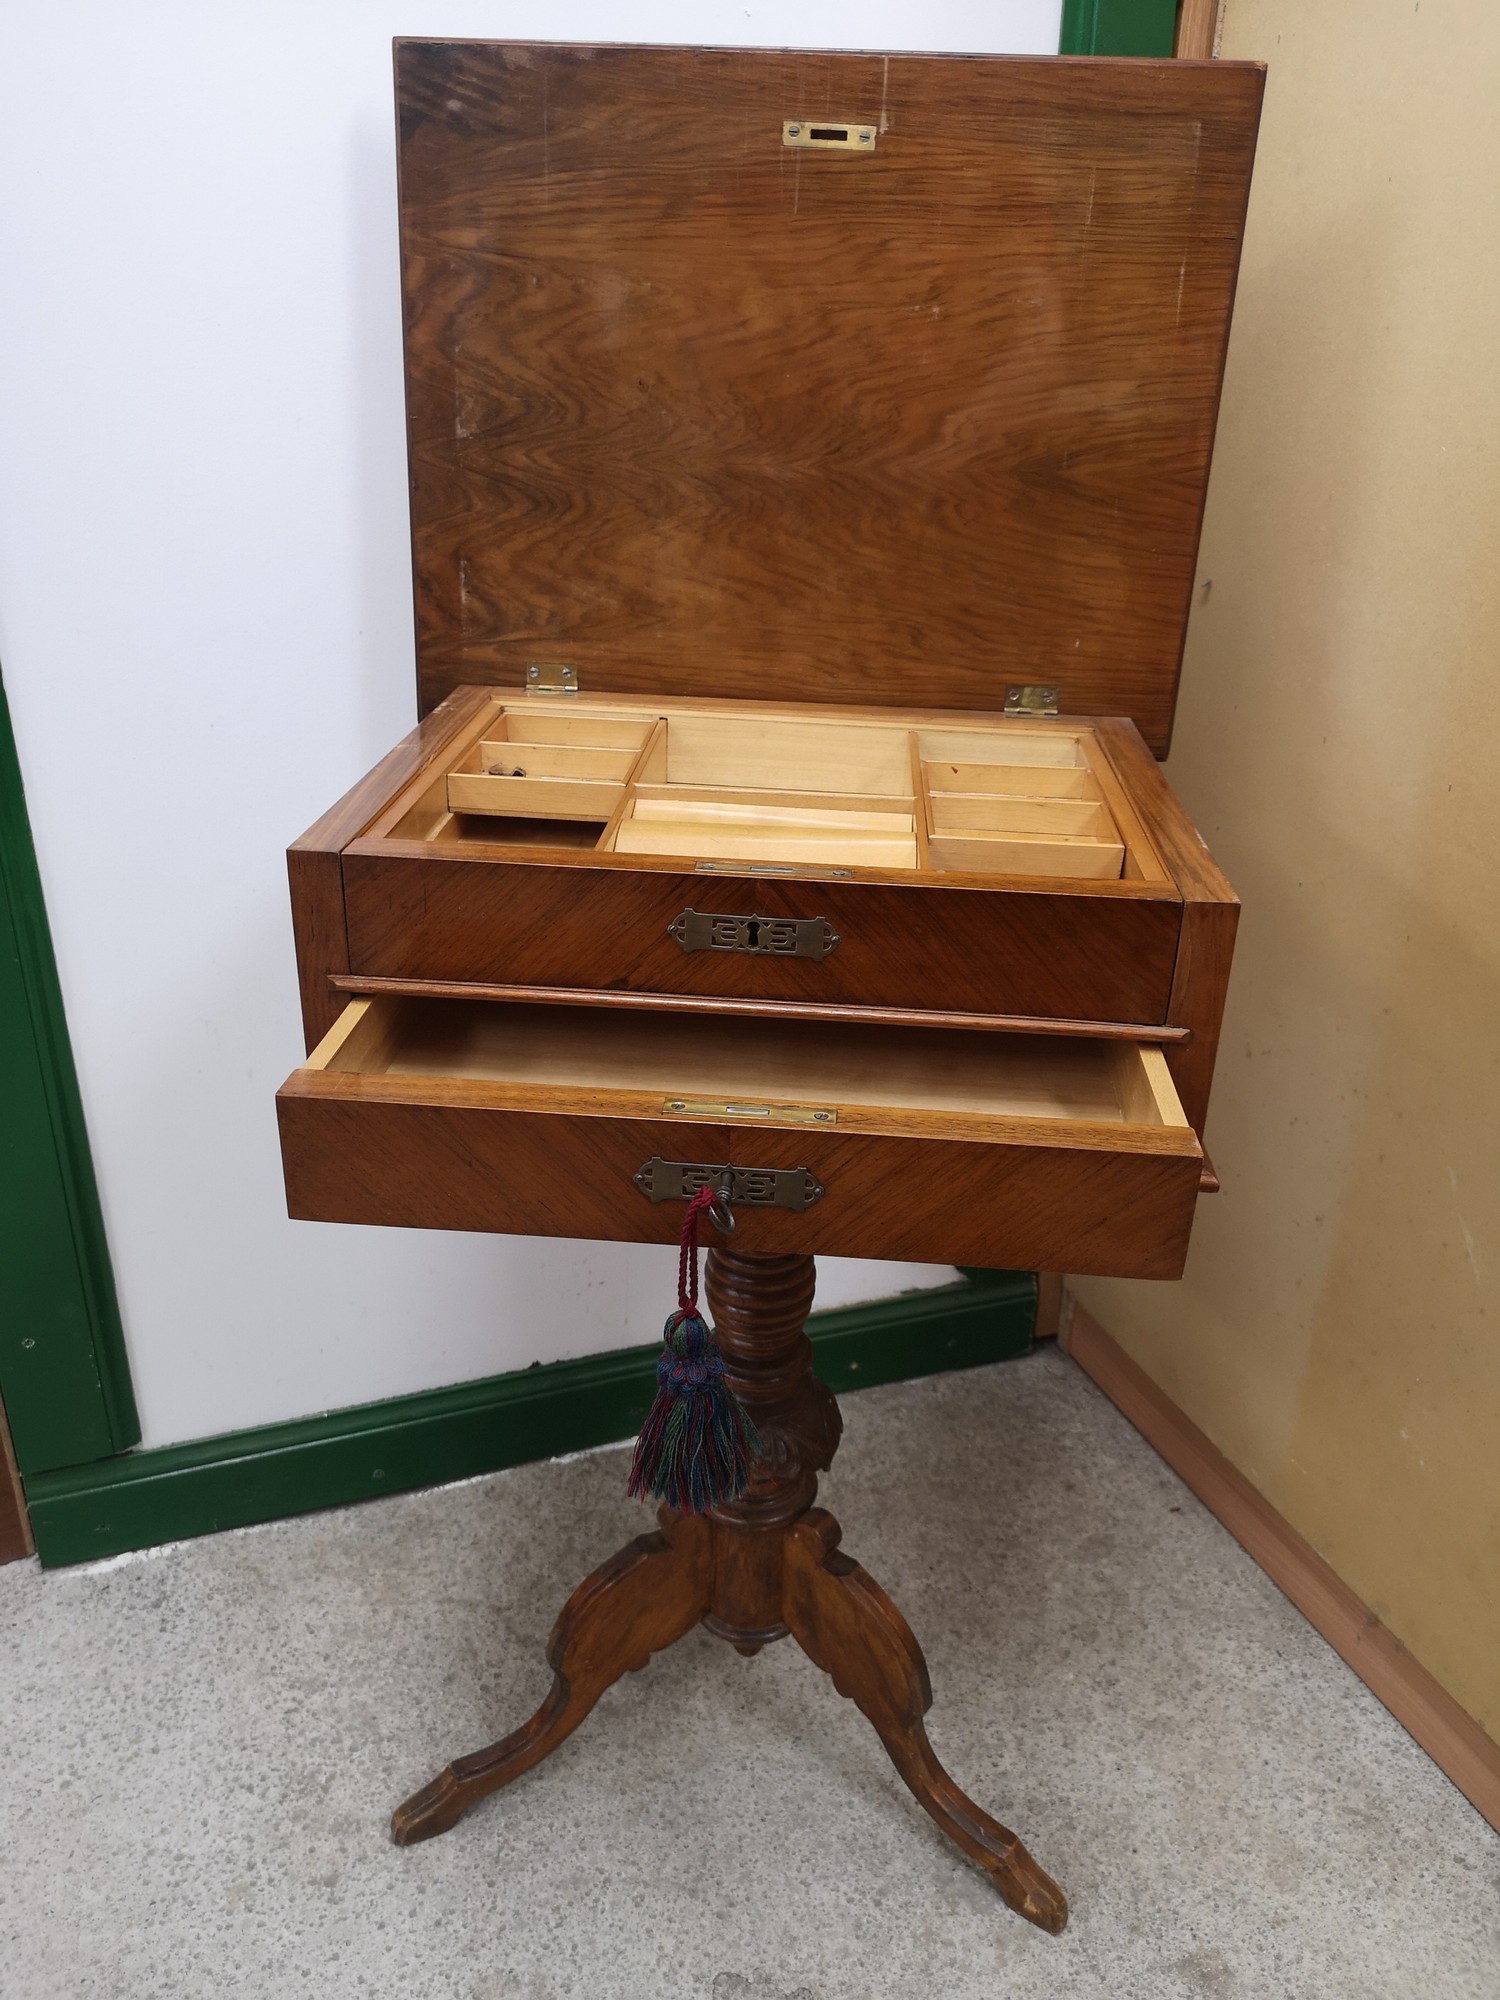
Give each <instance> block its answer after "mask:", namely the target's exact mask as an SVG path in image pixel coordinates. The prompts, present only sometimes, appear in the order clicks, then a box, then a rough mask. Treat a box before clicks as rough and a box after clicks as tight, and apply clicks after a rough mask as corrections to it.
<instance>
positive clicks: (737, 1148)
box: [277, 1071, 1202, 1278]
mask: <svg viewBox="0 0 1500 2000" xmlns="http://www.w3.org/2000/svg"><path fill="white" fill-rule="evenodd" d="M564 1103H568V1104H569V1106H570V1108H569V1109H567V1110H564V1109H562V1108H560V1107H561V1106H562V1104H564ZM528 1106H529V1107H532V1108H527V1107H528ZM536 1107H541V1108H536ZM547 1107H551V1108H547ZM648 1108H649V1109H659V1104H658V1103H656V1102H654V1101H652V1100H647V1099H644V1098H643V1099H641V1100H640V1101H639V1104H638V1106H633V1107H632V1111H631V1112H630V1113H627V1112H625V1111H624V1110H623V1109H622V1105H621V1102H620V1099H619V1097H618V1096H615V1097H608V1096H603V1095H601V1096H599V1097H597V1098H596V1099H593V1100H591V1099H590V1097H589V1095H588V1093H586V1092H575V1093H572V1094H571V1097H569V1096H568V1094H566V1093H561V1092H557V1091H547V1092H532V1093H530V1094H529V1095H528V1093H526V1092H524V1091H522V1090H518V1089H515V1088H513V1087H510V1086H503V1085H498V1084H492V1083H479V1082H470V1081H467V1080H463V1079H455V1078H442V1077H395V1076H391V1077H384V1076H382V1077H364V1076H360V1075H358V1074H356V1073H345V1072H331V1071H323V1072H314V1071H298V1072H297V1073H296V1074H295V1075H294V1076H293V1077H291V1078H290V1079H289V1080H288V1082H287V1083H286V1084H285V1085H284V1086H283V1088H282V1090H281V1092H280V1093H279V1095H278V1098H277V1113H278V1117H279V1120H280V1126H281V1149H282V1163H283V1168H284V1172H285V1179H286V1192H287V1209H288V1213H289V1214H291V1215H292V1216H294V1217H298V1218H300V1219H302V1220H306V1221H314V1222H358V1223H378V1224H386V1225H392V1226H396V1227H407V1228H418V1229H461V1230H481V1231H495V1232H498V1233H502V1234H512V1235H534V1236H579V1237H587V1238H592V1239H595V1240H600V1241H614V1242H641V1243H670V1242H673V1241H675V1239H676V1234H677V1229H678V1225H679V1223H680V1221H681V1212H680V1208H679V1206H678V1205H677V1204H676V1203H673V1202H661V1203H653V1202H651V1201H649V1200H647V1199H646V1197H645V1196H644V1195H643V1194H641V1193H640V1192H639V1191H638V1190H637V1189H636V1188H635V1186H634V1185H633V1181H632V1177H633V1175H634V1174H635V1172H636V1170H637V1168H639V1167H640V1166H641V1165H642V1163H643V1162H644V1161H646V1160H649V1159H651V1158H653V1157H657V1156H659V1157H661V1158H663V1159H667V1160H686V1161H702V1162H706V1163H708V1164H718V1163H721V1162H727V1161H733V1162H734V1163H735V1164H737V1165H740V1166H746V1167H754V1166H761V1167H779V1168H798V1167H805V1168H807V1169H809V1170H810V1171H811V1172H812V1173H813V1174H814V1175H815V1176H816V1177H817V1179H818V1180H819V1182H821V1184H822V1185H823V1187H824V1189H825V1190H826V1192H825V1193H824V1195H823V1197H822V1199H821V1200H819V1201H817V1202H816V1203H814V1205H813V1206H812V1207H811V1208H809V1209H807V1210H805V1211H803V1212H801V1213H794V1212H792V1211H790V1210H787V1209H780V1208H773V1207H764V1208H761V1207H747V1208H744V1209H743V1210H742V1211H741V1219H740V1226H739V1235H740V1237H741V1238H742V1240H743V1242H744V1244H745V1246H746V1247H747V1248H748V1249H750V1250H753V1251H756V1252H762V1253H782V1252H789V1251H805V1252H823V1253H828V1254H833V1255H841V1256H850V1257H886V1258H909V1259H911V1260H912V1261H914V1262H921V1263H939V1264H940V1263H952V1264H974V1265H981V1266H988V1267H991V1268H996V1269H1011V1270H1039V1269H1042V1270H1068V1271H1076V1272H1080V1273H1082V1272H1092V1273H1099V1274H1102V1275H1107V1276H1114V1277H1131V1278H1173V1277H1178V1276H1180V1275H1181V1271H1182V1266H1183V1262H1184V1260H1185V1258H1186V1255H1187V1241H1188V1233H1189V1230H1190V1229H1191V1226H1192V1218H1193V1207H1194V1202H1195V1199H1196V1195H1197V1189H1198V1182H1199V1175H1200V1172H1201V1167H1202V1160H1201V1155H1200V1153H1199V1150H1198V1147H1197V1145H1196V1143H1195V1142H1194V1141H1193V1139H1192V1135H1191V1134H1190V1133H1187V1132H1186V1131H1173V1130H1170V1129H1166V1128H1160V1129H1156V1130H1151V1129H1136V1128H1126V1127H1122V1126H1110V1125H1105V1124H1099V1125H1084V1124H1082V1123H1079V1124H1071V1123H1064V1122H1062V1121H1056V1122H1055V1123H1052V1124H1050V1125H1049V1123H1048V1121H1031V1122H1030V1123H1029V1125H1028V1127H1027V1129H1026V1136H1024V1137H1020V1136H1012V1137H1011V1139H1010V1141H1009V1142H1007V1139H1006V1136H1005V1134H1006V1127H1005V1124H1004V1122H1003V1121H1000V1120H994V1121H989V1122H986V1121H982V1120H971V1121H968V1122H967V1123H966V1122H965V1121H963V1120H959V1119H946V1118H943V1117H940V1116H939V1115H938V1114H934V1113H927V1114H911V1115H909V1116H908V1118H907V1119H906V1120H905V1121H904V1122H905V1123H906V1124H907V1125H908V1126H909V1127H911V1128H913V1129H912V1130H911V1131H909V1132H907V1133H904V1134H893V1133H889V1132H886V1133H881V1132H879V1131H874V1132H872V1131H870V1130H868V1129H863V1130H862V1129H858V1127H859V1126H860V1125H861V1124H863V1125H865V1126H868V1125H870V1124H871V1123H873V1122H876V1121H874V1120H872V1119H869V1118H867V1119H864V1120H860V1119H858V1118H856V1117H855V1116H854V1114H852V1113H851V1114H848V1115H847V1116H845V1115H844V1114H841V1120H840V1128H839V1129H837V1130H828V1129H825V1128H822V1127H817V1126H810V1125H809V1126H797V1127H786V1128H780V1127H778V1128H774V1129H769V1130H768V1129H766V1128H765V1127H762V1126H748V1125H738V1124H737V1125H733V1126H730V1125H719V1124H715V1123H714V1122H713V1121H712V1120H708V1119H704V1120H695V1119H673V1118H670V1117H664V1116H658V1117H649V1116H645V1115H641V1114H643V1113H645V1112H646V1111H647V1110H648ZM917 1128H923V1129H924V1131H925V1134H926V1136H916V1129H917ZM1010 1129H1011V1133H1012V1134H1013V1135H1015V1134H1019V1133H1020V1132H1021V1129H1022V1128H1021V1123H1020V1121H1017V1122H1016V1124H1015V1125H1013V1126H1012V1127H1011V1128H1010ZM941 1134H951V1135H952V1136H936V1135H941Z"/></svg>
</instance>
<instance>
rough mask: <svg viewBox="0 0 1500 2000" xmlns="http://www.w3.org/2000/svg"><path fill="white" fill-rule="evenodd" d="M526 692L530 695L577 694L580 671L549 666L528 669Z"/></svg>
mask: <svg viewBox="0 0 1500 2000" xmlns="http://www.w3.org/2000/svg"><path fill="white" fill-rule="evenodd" d="M526 692H527V693H528V694H577V692H578V669H577V667H564V666H560V665H555V664H554V665H548V666H541V667H528V668H527V669H526Z"/></svg>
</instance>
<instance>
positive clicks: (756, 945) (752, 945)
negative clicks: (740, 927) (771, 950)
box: [745, 917, 760, 951]
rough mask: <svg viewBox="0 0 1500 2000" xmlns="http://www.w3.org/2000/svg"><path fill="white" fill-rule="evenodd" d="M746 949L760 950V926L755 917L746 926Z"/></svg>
mask: <svg viewBox="0 0 1500 2000" xmlns="http://www.w3.org/2000/svg"><path fill="white" fill-rule="evenodd" d="M745 949H746V951H759V950H760V925H759V923H758V922H757V921H756V919H755V918H754V917H751V918H750V919H749V921H748V922H747V923H746V925H745Z"/></svg>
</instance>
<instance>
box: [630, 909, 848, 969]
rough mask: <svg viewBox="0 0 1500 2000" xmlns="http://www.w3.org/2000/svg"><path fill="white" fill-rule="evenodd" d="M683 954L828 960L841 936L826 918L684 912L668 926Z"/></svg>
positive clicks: (701, 911)
mask: <svg viewBox="0 0 1500 2000" xmlns="http://www.w3.org/2000/svg"><path fill="white" fill-rule="evenodd" d="M667 936H668V937H670V938H675V939H676V941H677V942H678V944H680V945H681V946H682V948H683V950H684V951H744V952H752V953H756V954H758V955H765V954H771V955H774V956H776V957H780V958H827V956H828V954H829V952H831V951H832V950H833V948H834V946H835V945H836V944H837V943H838V941H839V934H838V932H837V931H836V930H835V929H834V928H833V925H832V924H831V923H829V921H828V919H827V918H826V917H736V916H728V915H715V914H713V913H711V912H709V911H707V910H684V911H683V913H682V915H681V916H680V917H675V918H674V919H673V921H672V922H671V923H670V924H668V925H667Z"/></svg>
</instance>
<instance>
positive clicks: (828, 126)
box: [781, 118, 875, 153]
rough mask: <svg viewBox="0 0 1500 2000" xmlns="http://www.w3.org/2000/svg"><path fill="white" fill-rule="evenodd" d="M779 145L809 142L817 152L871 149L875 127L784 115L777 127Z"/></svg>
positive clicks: (843, 121)
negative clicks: (779, 128)
mask: <svg viewBox="0 0 1500 2000" xmlns="http://www.w3.org/2000/svg"><path fill="white" fill-rule="evenodd" d="M781 143H782V145H783V146H810V147H812V148H813V149H814V150H815V151H818V152H833V153H873V152H874V150H875V127H874V126H873V125H850V124H849V123H847V122H846V121H845V120H843V119H838V118H818V119H812V120H809V119H806V118H787V119H785V120H783V122H782V127H781Z"/></svg>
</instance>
